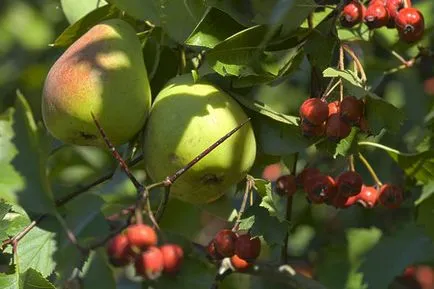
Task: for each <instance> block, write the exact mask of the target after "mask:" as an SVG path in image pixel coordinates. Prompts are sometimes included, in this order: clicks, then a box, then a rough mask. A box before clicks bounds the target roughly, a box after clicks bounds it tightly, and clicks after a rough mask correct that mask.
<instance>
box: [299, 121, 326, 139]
mask: <svg viewBox="0 0 434 289" xmlns="http://www.w3.org/2000/svg"><path fill="white" fill-rule="evenodd" d="M325 127H326V123H325V122H323V123H322V124H320V125H312V124H310V123H308V122H306V121H302V122H301V133H302V134H303V136H305V137H317V136H322V135H324V132H325Z"/></svg>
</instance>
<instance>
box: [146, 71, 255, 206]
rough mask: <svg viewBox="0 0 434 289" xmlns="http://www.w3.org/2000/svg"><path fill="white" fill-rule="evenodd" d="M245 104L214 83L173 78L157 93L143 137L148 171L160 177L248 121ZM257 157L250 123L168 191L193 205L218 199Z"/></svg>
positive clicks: (188, 160)
mask: <svg viewBox="0 0 434 289" xmlns="http://www.w3.org/2000/svg"><path fill="white" fill-rule="evenodd" d="M247 118H248V117H247V115H246V114H245V112H244V111H243V109H242V108H241V106H240V105H239V104H238V103H237V102H236V101H235V100H234V99H233V98H232V97H230V96H229V95H228V94H226V93H225V92H223V91H221V90H219V89H218V88H216V87H215V86H213V85H211V84H208V83H205V82H198V83H193V80H192V77H191V76H190V75H183V76H179V77H176V78H175V79H172V80H171V81H170V82H169V83H168V84H167V85H166V86H165V88H163V90H161V91H160V93H159V94H158V96H157V97H156V99H155V101H154V103H153V105H152V108H151V113H150V116H149V118H148V122H147V124H146V126H145V130H144V135H143V154H144V162H145V166H146V171H147V173H148V175H149V176H150V177H151V179H153V181H162V180H164V179H165V177H167V176H170V175H172V174H174V173H175V172H176V171H177V170H178V169H180V168H182V167H184V166H185V165H186V164H188V163H189V162H190V161H191V160H193V159H194V158H195V157H196V156H197V155H199V154H200V153H201V152H203V151H204V150H205V149H206V148H208V147H209V146H211V145H212V144H213V143H215V142H216V141H217V140H218V139H219V138H221V137H222V136H224V135H225V134H227V133H228V132H229V131H231V130H232V129H234V128H235V127H237V126H238V125H240V124H241V123H242V122H243V121H245V120H246V119H247ZM255 157H256V141H255V136H254V133H253V129H252V127H251V124H250V123H247V124H246V125H244V126H243V127H242V128H241V129H240V130H239V131H237V132H236V133H235V134H233V135H232V136H231V137H229V138H228V139H227V140H226V141H225V142H223V143H222V144H221V145H220V146H218V147H217V148H216V149H215V150H214V151H212V152H211V153H210V154H208V155H207V156H205V157H204V158H203V159H202V160H200V161H199V162H198V163H196V164H195V165H194V166H193V167H191V168H190V169H189V170H187V171H186V172H185V173H184V174H183V175H182V176H181V177H180V178H179V179H177V180H176V181H175V183H174V184H173V185H172V187H171V193H170V195H171V196H173V197H176V198H178V199H181V200H183V201H186V202H189V203H193V204H205V203H209V202H212V201H215V200H217V199H218V198H219V197H221V196H222V195H223V194H224V193H225V192H226V191H228V189H229V188H230V187H231V186H233V185H235V184H237V183H238V182H240V181H241V180H242V179H243V178H244V177H245V176H246V175H247V173H248V171H249V170H250V169H251V167H252V165H253V162H254V160H255Z"/></svg>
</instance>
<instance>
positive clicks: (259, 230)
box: [240, 206, 289, 245]
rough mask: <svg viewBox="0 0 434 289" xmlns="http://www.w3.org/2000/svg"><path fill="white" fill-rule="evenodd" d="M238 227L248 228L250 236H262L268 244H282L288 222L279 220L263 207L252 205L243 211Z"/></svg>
mask: <svg viewBox="0 0 434 289" xmlns="http://www.w3.org/2000/svg"><path fill="white" fill-rule="evenodd" d="M240 229H242V230H245V229H250V233H251V234H252V236H263V237H264V239H265V241H266V242H267V244H269V245H282V244H283V240H284V237H285V235H286V233H287V232H288V230H289V224H288V223H287V222H286V221H285V222H280V221H279V220H278V219H277V218H276V217H273V216H271V215H270V214H269V212H268V210H267V209H265V208H263V207H259V206H252V207H249V208H248V209H247V210H246V211H245V212H244V214H243V216H242V219H241V223H240Z"/></svg>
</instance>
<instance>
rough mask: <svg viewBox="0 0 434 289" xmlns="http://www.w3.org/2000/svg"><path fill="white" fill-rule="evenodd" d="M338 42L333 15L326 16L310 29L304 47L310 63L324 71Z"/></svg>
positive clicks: (330, 61)
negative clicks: (310, 31)
mask: <svg viewBox="0 0 434 289" xmlns="http://www.w3.org/2000/svg"><path fill="white" fill-rule="evenodd" d="M338 44H339V40H338V38H337V32H336V24H335V21H334V19H333V17H326V18H325V19H324V20H323V21H322V22H321V23H320V24H319V25H318V26H317V27H316V28H315V29H314V30H313V31H312V33H311V35H310V36H309V38H308V40H307V42H306V45H305V46H304V49H305V52H306V55H307V57H308V59H309V61H310V62H311V64H312V65H313V66H315V67H318V68H319V69H320V70H321V71H324V70H325V69H326V68H328V67H329V66H330V63H332V58H333V55H334V54H335V52H336V50H337V47H338ZM319 47H320V48H321V49H318V48H319Z"/></svg>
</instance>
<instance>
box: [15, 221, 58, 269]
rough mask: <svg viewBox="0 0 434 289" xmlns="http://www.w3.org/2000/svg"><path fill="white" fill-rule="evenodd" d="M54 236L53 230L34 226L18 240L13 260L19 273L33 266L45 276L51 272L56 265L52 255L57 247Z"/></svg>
mask: <svg viewBox="0 0 434 289" xmlns="http://www.w3.org/2000/svg"><path fill="white" fill-rule="evenodd" d="M55 236H56V233H55V232H53V231H49V230H46V229H43V228H41V227H35V228H33V229H32V230H31V231H30V232H29V233H27V235H25V236H24V238H22V239H21V240H20V241H19V242H18V246H17V253H16V260H15V262H16V264H17V268H18V271H19V273H24V272H25V271H27V269H29V268H33V269H35V270H37V271H39V272H40V273H41V274H42V276H44V277H46V276H48V275H50V274H51V273H52V272H53V270H54V267H55V266H56V264H55V262H54V260H53V256H52V255H53V253H54V251H55V250H56V247H57V246H56V241H55Z"/></svg>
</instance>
